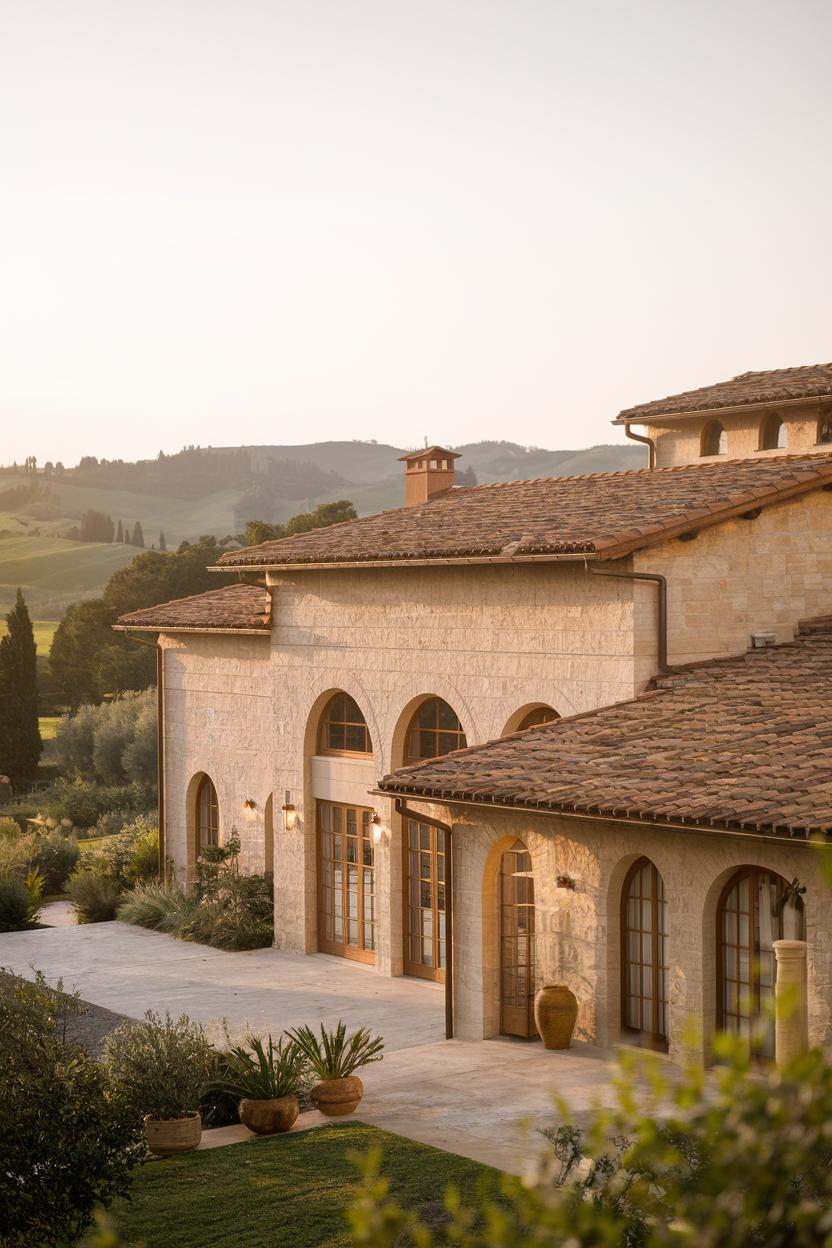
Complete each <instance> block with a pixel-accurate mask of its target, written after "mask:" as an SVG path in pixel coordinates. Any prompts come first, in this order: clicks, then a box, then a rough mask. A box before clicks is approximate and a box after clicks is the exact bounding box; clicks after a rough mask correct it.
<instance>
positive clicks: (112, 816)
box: [90, 810, 137, 836]
mask: <svg viewBox="0 0 832 1248" xmlns="http://www.w3.org/2000/svg"><path fill="white" fill-rule="evenodd" d="M136 816H137V812H136V811H135V810H105V811H104V814H103V815H99V816H98V818H97V819H96V821H95V827H94V828H93V829H92V831H91V832H90V836H117V835H118V833H119V832H121V831H123V830H124V828H126V827H127V824H128V823H132V821H133V820H134V819H135V818H136Z"/></svg>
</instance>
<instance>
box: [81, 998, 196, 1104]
mask: <svg viewBox="0 0 832 1248" xmlns="http://www.w3.org/2000/svg"><path fill="white" fill-rule="evenodd" d="M103 1061H104V1066H105V1068H106V1070H107V1073H108V1076H109V1079H110V1083H111V1086H112V1087H113V1090H114V1094H115V1095H116V1097H117V1098H118V1099H119V1100H120V1101H121V1103H122V1104H124V1105H125V1106H126V1107H127V1108H128V1110H129V1112H130V1113H131V1115H132V1116H133V1119H134V1121H135V1122H137V1123H138V1122H139V1121H141V1119H142V1118H143V1117H144V1116H145V1115H146V1114H149V1115H150V1117H152V1118H184V1117H186V1116H187V1115H188V1114H192V1113H194V1112H195V1111H196V1110H198V1109H199V1104H200V1099H201V1097H202V1095H203V1092H204V1091H205V1089H206V1088H207V1087H208V1085H209V1084H210V1083H211V1082H212V1079H213V1077H214V1075H215V1073H216V1053H215V1051H214V1049H213V1048H212V1046H211V1044H210V1043H209V1041H208V1039H207V1037H206V1035H205V1030H204V1028H203V1027H202V1025H201V1024H200V1023H195V1022H192V1020H191V1019H190V1018H188V1016H187V1014H183V1015H182V1016H181V1018H178V1019H176V1020H175V1021H174V1020H173V1019H172V1018H171V1016H170V1014H167V1015H165V1018H164V1019H162V1018H160V1017H159V1015H158V1014H154V1013H153V1011H152V1010H148V1012H147V1014H146V1015H145V1021H144V1022H143V1023H122V1024H121V1026H119V1027H117V1028H116V1029H115V1031H113V1032H111V1033H110V1035H109V1036H108V1037H107V1039H106V1041H105V1043H104V1057H103Z"/></svg>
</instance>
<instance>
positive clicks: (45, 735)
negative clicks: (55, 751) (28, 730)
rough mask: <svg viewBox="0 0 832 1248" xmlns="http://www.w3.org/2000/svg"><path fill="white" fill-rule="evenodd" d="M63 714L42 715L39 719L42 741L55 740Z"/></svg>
mask: <svg viewBox="0 0 832 1248" xmlns="http://www.w3.org/2000/svg"><path fill="white" fill-rule="evenodd" d="M62 718H63V716H62V715H41V716H40V718H39V719H38V726H39V728H40V739H41V741H54V740H55V734H56V733H57V731H58V724H59V723H60V722H61V720H62Z"/></svg>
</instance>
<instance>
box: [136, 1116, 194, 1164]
mask: <svg viewBox="0 0 832 1248" xmlns="http://www.w3.org/2000/svg"><path fill="white" fill-rule="evenodd" d="M144 1138H145V1140H146V1141H147V1147H148V1148H149V1149H150V1151H151V1153H155V1154H156V1156H157V1157H170V1156H172V1155H173V1154H174V1153H188V1152H190V1151H191V1150H192V1149H194V1148H196V1146H197V1144H198V1143H199V1141H200V1140H201V1139H202V1119H201V1118H200V1116H199V1114H198V1113H196V1114H188V1115H187V1116H186V1117H185V1118H151V1116H150V1114H148V1115H147V1116H146V1118H145V1119H144Z"/></svg>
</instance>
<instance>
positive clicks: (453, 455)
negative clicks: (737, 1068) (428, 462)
mask: <svg viewBox="0 0 832 1248" xmlns="http://www.w3.org/2000/svg"><path fill="white" fill-rule="evenodd" d="M437 455H441V456H442V458H443V459H462V456H461V455H458V454H457V452H456V451H446V450H445V448H444V446H423V447H422V449H421V450H420V451H408V452H407V454H406V455H400V456H399V463H410V461H411V460H412V459H426V458H428V459H429V458H430V457H431V456H437Z"/></svg>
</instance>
